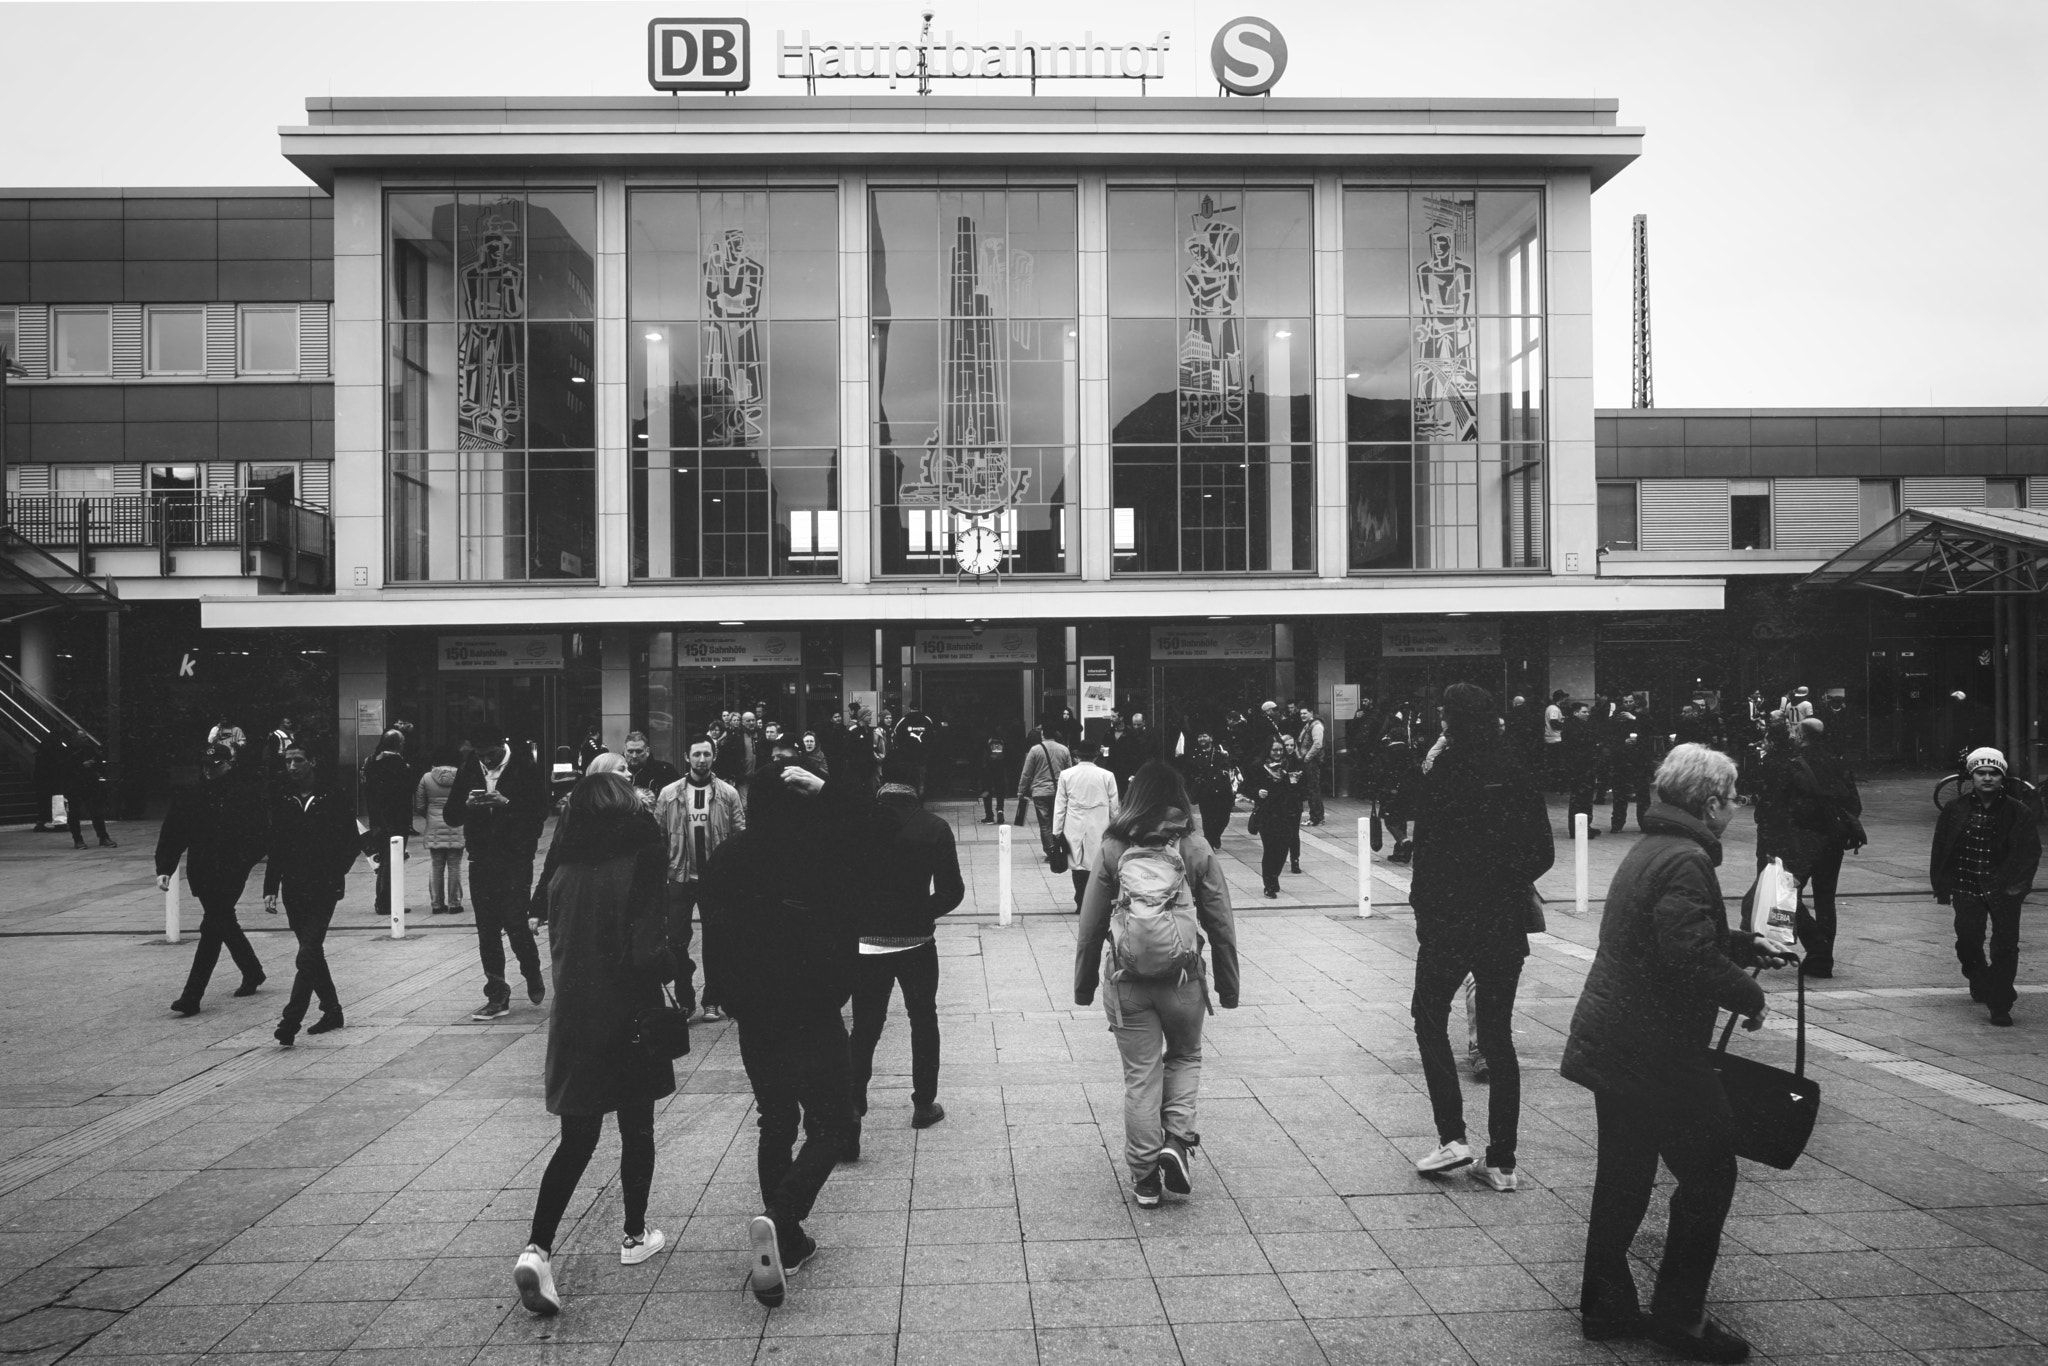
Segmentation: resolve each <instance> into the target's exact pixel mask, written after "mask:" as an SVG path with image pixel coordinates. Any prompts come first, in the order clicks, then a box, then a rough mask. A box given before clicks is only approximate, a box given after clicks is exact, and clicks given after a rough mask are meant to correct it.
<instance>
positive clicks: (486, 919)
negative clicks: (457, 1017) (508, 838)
mask: <svg viewBox="0 0 2048 1366" xmlns="http://www.w3.org/2000/svg"><path fill="white" fill-rule="evenodd" d="M532 896H533V864H532V863H531V862H530V861H517V860H515V861H512V862H500V861H499V860H497V859H478V858H471V859H470V861H469V899H470V900H471V901H473V902H475V903H476V941H477V952H478V954H479V956H481V957H482V959H483V965H484V995H485V996H487V997H488V998H490V999H491V1000H493V1001H509V1000H511V999H512V988H511V987H510V986H509V985H507V984H506V981H505V945H504V943H503V942H502V941H501V940H500V939H499V935H501V934H502V935H503V936H504V937H505V938H506V939H509V940H511V941H512V953H513V955H514V956H515V957H517V958H518V960H519V971H520V972H521V974H523V975H524V976H525V978H526V980H527V981H528V982H538V981H540V980H541V975H540V949H539V947H538V946H537V945H535V943H534V942H533V927H532V926H531V925H528V924H527V923H526V908H527V903H528V902H529V901H530V900H531V898H532Z"/></svg>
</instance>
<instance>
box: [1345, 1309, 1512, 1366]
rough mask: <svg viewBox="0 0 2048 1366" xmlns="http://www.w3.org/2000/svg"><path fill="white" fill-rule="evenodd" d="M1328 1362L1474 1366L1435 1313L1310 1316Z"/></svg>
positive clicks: (1377, 1365)
mask: <svg viewBox="0 0 2048 1366" xmlns="http://www.w3.org/2000/svg"><path fill="white" fill-rule="evenodd" d="M1308 1326H1309V1331H1310V1332H1311V1333H1312V1334H1314V1336H1315V1339H1316V1343H1317V1345H1318V1346H1320V1347H1321V1348H1322V1349H1323V1355H1324V1356H1325V1357H1326V1358H1327V1359H1328V1360H1330V1361H1331V1362H1333V1363H1334V1362H1342V1363H1344V1366H1353V1363H1356V1366H1473V1358H1472V1356H1471V1355H1470V1354H1468V1353H1467V1352H1466V1350H1465V1348H1464V1345H1463V1344H1462V1343H1460V1342H1459V1341H1458V1339H1457V1337H1456V1336H1455V1335H1454V1334H1453V1333H1452V1332H1451V1330H1450V1328H1449V1327H1448V1326H1447V1325H1446V1324H1445V1323H1444V1321H1443V1320H1442V1319H1440V1318H1438V1317H1437V1316H1436V1315H1434V1314H1416V1315H1398V1316H1394V1317H1387V1318H1370V1319H1362V1318H1361V1319H1316V1318H1311V1319H1310V1320H1309V1325H1308Z"/></svg>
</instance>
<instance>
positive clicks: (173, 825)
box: [156, 740, 270, 1015]
mask: <svg viewBox="0 0 2048 1366" xmlns="http://www.w3.org/2000/svg"><path fill="white" fill-rule="evenodd" d="M200 773H201V774H202V775H203V776H202V777H201V779H200V782H199V785H198V786H197V787H191V788H187V789H186V790H185V791H183V792H181V793H179V794H178V796H177V798H176V799H175V800H173V801H172V803H171V809H170V812H169V814H167V815H166V816H165V817H164V824H163V829H162V831H161V832H159V834H158V835H157V841H156V885H157V890H158V891H161V892H167V891H169V890H170V889H171V879H172V878H173V877H175V876H176V875H177V872H178V860H179V859H180V858H183V859H184V860H185V880H186V881H187V882H190V883H191V884H192V894H193V895H194V896H196V897H198V898H199V905H200V907H201V910H202V915H201V917H200V921H199V947H198V948H197V949H195V950H194V951H193V953H192V971H191V972H190V973H189V974H188V975H187V976H186V978H185V990H184V992H183V993H182V994H180V995H179V997H178V999H177V1000H175V1001H173V1002H171V1009H172V1010H174V1011H176V1012H177V1013H178V1014H180V1015H197V1014H198V1013H199V1000H200V998H201V997H203V996H204V995H206V984H207V982H208V981H209V980H210V979H211V978H212V977H213V967H214V964H216V963H218V962H219V961H220V951H221V948H222V946H223V945H225V946H226V948H227V951H228V953H229V955H230V956H231V957H233V959H234V960H235V966H236V967H238V968H240V969H241V970H242V985H241V986H239V987H237V988H235V995H237V996H253V995H255V994H256V988H257V987H259V986H261V985H263V964H262V963H260V962H258V961H257V959H256V950H255V949H253V948H251V947H250V946H249V936H248V935H246V934H244V933H243V932H242V922H241V921H239V920H237V919H236V918H235V903H236V902H237V901H239V900H240V899H241V896H242V889H243V888H244V887H246V886H248V885H249V870H250V869H252V868H254V867H255V866H256V863H257V861H258V860H259V859H261V858H262V857H263V851H264V846H265V844H266V843H267V842H268V836H269V833H270V832H269V830H268V829H267V827H266V823H265V821H264V812H263V794H262V789H261V788H260V787H259V786H258V785H257V784H255V783H253V782H248V781H245V780H244V779H243V777H242V775H241V774H240V773H238V772H236V769H235V751H234V747H233V746H231V745H227V744H224V743H222V742H220V741H217V740H216V741H212V742H210V743H208V745H207V746H206V753H205V755H204V756H203V757H202V759H201V760H200Z"/></svg>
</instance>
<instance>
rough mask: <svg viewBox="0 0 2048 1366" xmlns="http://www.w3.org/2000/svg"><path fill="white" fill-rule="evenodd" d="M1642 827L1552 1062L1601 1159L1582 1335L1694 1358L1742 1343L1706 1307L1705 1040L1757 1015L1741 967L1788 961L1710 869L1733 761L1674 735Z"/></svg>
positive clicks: (1717, 1107) (1727, 805)
mask: <svg viewBox="0 0 2048 1366" xmlns="http://www.w3.org/2000/svg"><path fill="white" fill-rule="evenodd" d="M1654 785H1655V789H1656V802H1655V804H1654V805H1652V806H1651V807H1650V809H1649V811H1648V812H1647V813H1646V814H1645V815H1644V817H1643V839H1642V841H1641V842H1640V843H1638V844H1637V845H1636V846H1635V848H1633V849H1631V850H1630V851H1629V853H1628V857H1626V858H1625V859H1623V860H1622V863H1621V867H1620V868H1618V869H1616V870H1615V874H1614V881H1613V882H1612V883H1611V884H1610V885H1609V887H1608V889H1607V905H1606V911H1605V913H1604V914H1603V916H1602V918H1601V921H1600V949H1599V952H1598V954H1597V955H1596V956H1595V957H1594V959H1593V966H1592V968H1591V969H1590V970H1589V971H1588V972H1587V974H1586V985H1585V988H1584V990H1583V991H1582V992H1581V993H1580V995H1579V1004H1578V1009H1577V1011H1576V1012H1575V1013H1574V1014H1573V1016H1572V1027H1571V1036H1570V1038H1569V1039H1568V1040H1567V1041H1566V1043H1565V1049H1564V1064H1563V1066H1562V1067H1561V1068H1560V1069H1559V1070H1560V1071H1562V1072H1563V1073H1564V1075H1565V1077H1566V1078H1567V1079H1568V1080H1571V1081H1575V1082H1577V1083H1578V1084H1579V1085H1581V1086H1584V1087H1586V1088H1587V1089H1589V1090H1591V1091H1592V1092H1593V1102H1594V1107H1595V1114H1596V1115H1597V1116H1598V1120H1599V1137H1598V1146H1599V1158H1598V1166H1597V1169H1596V1172H1595V1175H1594V1178H1593V1207H1592V1212H1591V1215H1590V1217H1589V1219H1588V1224H1587V1228H1586V1264H1585V1274H1584V1278H1583V1280H1582V1281H1581V1283H1580V1290H1579V1310H1580V1313H1581V1314H1582V1315H1583V1319H1584V1322H1583V1325H1582V1331H1583V1332H1584V1334H1585V1336H1586V1337H1587V1338H1589V1339H1593V1340H1603V1339H1613V1338H1628V1337H1648V1338H1650V1339H1651V1340H1652V1341H1654V1342H1656V1343H1657V1344H1658V1345H1660V1346H1662V1347H1664V1348H1666V1349H1668V1350H1670V1351H1673V1352H1676V1353H1677V1354H1679V1355H1680V1356H1684V1357H1688V1358H1691V1359H1692V1360H1695V1361H1716V1362H1736V1361H1742V1360H1744V1359H1745V1358H1747V1357H1748V1355H1749V1344H1748V1343H1746V1342H1744V1341H1743V1340H1742V1339H1741V1338H1740V1337H1737V1336H1736V1335H1735V1334H1734V1333H1731V1332H1729V1331H1728V1330H1727V1329H1725V1328H1723V1327H1722V1326H1721V1325H1719V1324H1717V1323H1715V1322H1714V1321H1713V1320H1712V1319H1710V1318H1708V1317H1707V1313H1706V1301H1707V1284H1708V1282H1709V1281H1711V1280H1712V1279H1713V1275H1714V1262H1715V1260H1716V1259H1717V1258H1718V1257H1719V1255H1720V1250H1721V1225H1722V1223H1723V1221H1724V1220H1726V1218H1727V1217H1728V1205H1729V1202H1730V1200H1732V1199H1733V1198H1734V1194H1735V1177H1736V1166H1735V1147H1734V1136H1733V1132H1732V1127H1731V1125H1732V1121H1731V1116H1730V1114H1729V1109H1728V1098H1727V1096H1726V1094H1725V1093H1724V1092H1723V1091H1722V1089H1721V1080H1720V1076H1719V1074H1718V1073H1717V1072H1715V1070H1714V1068H1713V1065H1712V1060H1711V1054H1710V1048H1711V1044H1712V1038H1713V1030H1714V1021H1715V1019H1716V1017H1717V1016H1718V1015H1719V1013H1720V1012H1721V1011H1722V1010H1729V1011H1733V1012H1734V1013H1736V1014H1738V1015H1741V1016H1744V1017H1746V1018H1745V1027H1746V1028H1749V1029H1757V1028H1760V1027H1762V1025H1763V1018H1764V992H1763V988H1762V987H1761V986H1759V985H1758V984H1757V982H1756V980H1755V979H1754V978H1753V977H1752V976H1751V975H1750V974H1749V973H1748V972H1747V971H1746V969H1747V968H1750V967H1756V966H1775V965H1778V964H1782V963H1786V962H1791V961H1793V960H1792V959H1790V958H1789V957H1784V956H1781V955H1779V954H1777V953H1775V952H1774V951H1773V950H1772V949H1771V948H1769V946H1767V945H1766V944H1764V943H1763V942H1762V941H1761V940H1759V939H1757V938H1756V936H1754V935H1750V934H1746V933H1742V932H1739V931H1731V930H1730V929H1729V927H1728V915H1727V911H1726V908H1725V906H1724V904H1723V901H1722V897H1721V885H1720V882H1719V880H1718V879H1717V878H1716V876H1715V874H1714V868H1715V866H1716V865H1718V864H1719V863H1720V862H1721V834H1722V832H1723V831H1724V830H1726V829H1727V828H1728V821H1729V818H1730V817H1731V816H1732V815H1733V814H1734V810H1735V761H1734V760H1732V759H1730V758H1729V757H1728V756H1727V755H1725V754H1722V753H1720V752H1718V751H1716V750H1711V749H1708V748H1707V747H1706V746H1705V745H1679V746H1677V747H1676V748H1675V749H1673V750H1672V751H1671V753H1670V754H1669V755H1667V756H1666V757H1665V759H1664V762H1663V763H1662V764H1661V765H1660V766H1659V767H1658V769H1657V775H1656V778H1655V780H1654ZM1660 1157H1661V1158H1662V1159H1663V1160H1664V1163H1665V1165H1666V1166H1668V1167H1670V1169H1671V1174H1672V1175H1673V1176H1674V1177H1676V1178H1677V1181H1678V1187H1677V1189H1676V1190H1675V1191H1673V1192H1672V1196H1671V1220H1670V1228H1669V1231H1668V1232H1667V1233H1666V1235H1665V1239H1664V1260H1663V1263H1662V1265H1661V1266H1659V1268H1658V1271H1657V1288H1656V1292H1655V1295H1654V1297H1653V1298H1652V1300H1651V1303H1650V1312H1649V1313H1648V1314H1647V1315H1645V1314H1644V1313H1643V1312H1642V1309H1641V1306H1640V1305H1639V1303H1638V1301H1637V1298H1636V1285H1635V1280H1634V1278H1633V1277H1632V1276H1631V1275H1630V1273H1629V1265H1628V1251H1629V1244H1630V1243H1631V1241H1633V1240H1634V1238H1635V1235H1636V1230H1637V1228H1638V1227H1639V1226H1640V1225H1641V1223H1642V1221H1643V1214H1644V1212H1645V1211H1646V1210H1647V1209H1648V1208H1649V1204H1650V1190H1651V1187H1652V1186H1653V1185H1654V1183H1655V1182H1656V1179H1657V1160H1658V1159H1659V1158H1660Z"/></svg>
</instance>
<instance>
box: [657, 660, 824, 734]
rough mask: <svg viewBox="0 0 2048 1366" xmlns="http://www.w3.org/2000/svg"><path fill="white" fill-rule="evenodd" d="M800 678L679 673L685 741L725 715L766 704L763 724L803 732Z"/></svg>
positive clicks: (769, 673) (784, 672)
mask: <svg viewBox="0 0 2048 1366" xmlns="http://www.w3.org/2000/svg"><path fill="white" fill-rule="evenodd" d="M800 678H801V675H800V674H798V673H797V672H796V671H794V670H790V669H775V670H766V669H761V670H754V669H678V670H676V687H677V690H678V691H679V692H680V693H681V694H682V697H681V699H680V700H681V702H682V707H681V712H682V717H681V720H682V730H681V735H682V737H683V739H684V740H687V739H688V737H690V736H692V735H701V734H703V733H704V728H705V727H706V726H708V725H710V724H711V723H712V722H713V721H715V720H717V719H718V717H719V715H720V714H721V713H723V712H729V711H737V712H749V711H754V710H756V709H757V708H758V707H760V706H761V704H762V703H766V704H767V710H768V714H767V715H766V716H763V717H761V723H762V724H763V725H766V724H767V723H768V722H770V721H775V722H779V723H780V724H781V726H782V728H783V730H785V731H790V732H794V733H795V734H798V735H801V734H803V731H804V717H803V700H802V697H801V694H800V693H799V691H798V688H799V680H800Z"/></svg>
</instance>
